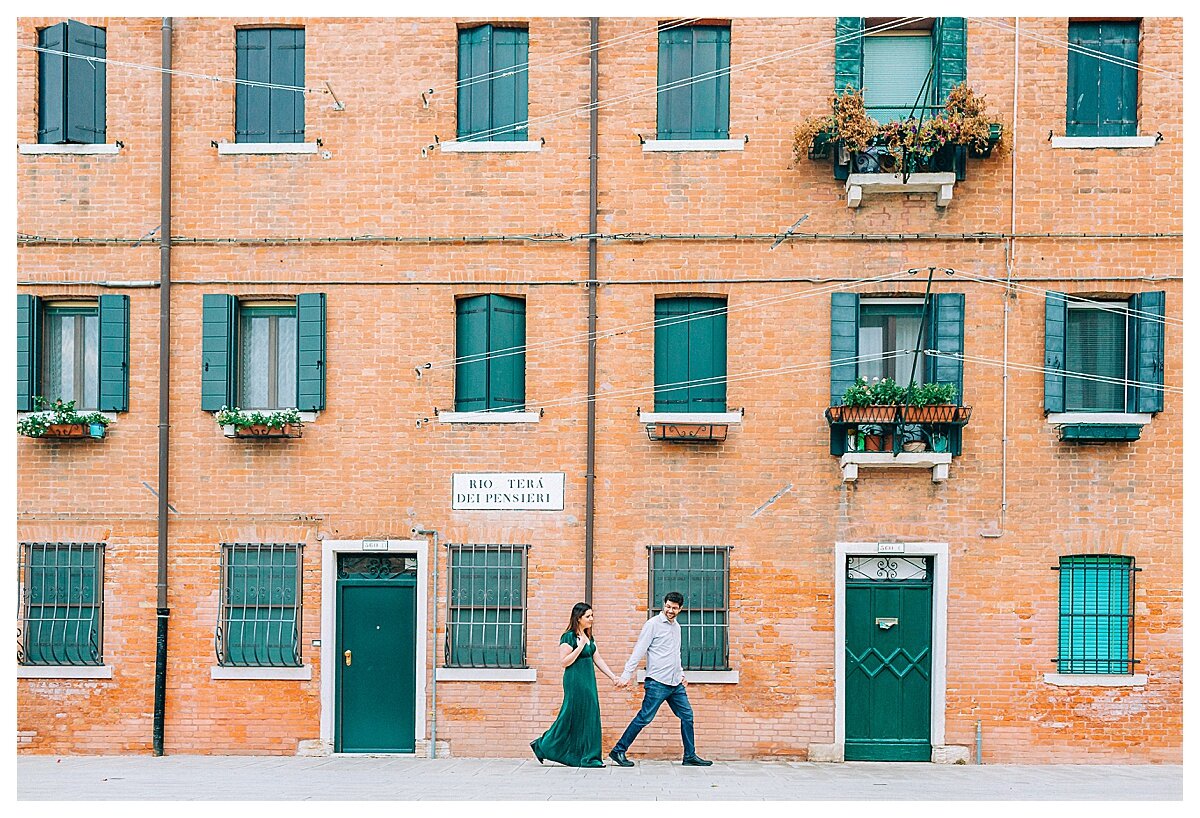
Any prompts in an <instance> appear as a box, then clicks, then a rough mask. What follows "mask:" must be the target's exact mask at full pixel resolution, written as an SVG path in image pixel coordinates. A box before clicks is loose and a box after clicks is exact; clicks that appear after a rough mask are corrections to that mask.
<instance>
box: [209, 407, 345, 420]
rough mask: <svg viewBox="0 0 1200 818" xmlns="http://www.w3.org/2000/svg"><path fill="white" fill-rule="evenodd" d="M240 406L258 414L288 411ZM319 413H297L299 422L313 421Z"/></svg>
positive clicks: (245, 410) (273, 414)
mask: <svg viewBox="0 0 1200 818" xmlns="http://www.w3.org/2000/svg"><path fill="white" fill-rule="evenodd" d="M240 408H241V410H242V411H243V412H258V413H260V414H263V415H270V416H272V417H273V416H275V415H278V414H279V413H280V412H287V411H290V410H288V409H247V408H245V407H240ZM212 412H213V414H216V410H212ZM319 414H321V413H320V412H308V411H305V412H300V413H299V415H300V422H301V423H315V422H316V420H317V415H319Z"/></svg>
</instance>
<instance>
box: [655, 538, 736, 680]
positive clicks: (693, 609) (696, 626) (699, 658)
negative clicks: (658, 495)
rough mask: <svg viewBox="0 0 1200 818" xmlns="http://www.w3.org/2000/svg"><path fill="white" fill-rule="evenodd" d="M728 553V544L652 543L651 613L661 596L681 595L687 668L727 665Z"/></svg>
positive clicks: (659, 608)
mask: <svg viewBox="0 0 1200 818" xmlns="http://www.w3.org/2000/svg"><path fill="white" fill-rule="evenodd" d="M729 553H730V549H729V548H728V547H726V546H677V545H655V546H650V600H649V602H650V604H649V608H650V615H651V616H657V615H658V614H659V613H660V612H661V611H662V604H663V597H664V596H666V595H667V594H668V593H670V592H671V591H678V592H679V593H681V594H683V610H682V611H680V612H679V615H678V616H677V617H676V621H677V622H678V623H679V626H680V637H681V640H682V645H681V653H682V659H683V669H684V670H729Z"/></svg>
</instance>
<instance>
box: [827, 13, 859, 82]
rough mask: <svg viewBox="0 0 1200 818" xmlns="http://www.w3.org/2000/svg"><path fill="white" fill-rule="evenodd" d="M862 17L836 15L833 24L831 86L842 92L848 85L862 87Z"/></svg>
mask: <svg viewBox="0 0 1200 818" xmlns="http://www.w3.org/2000/svg"><path fill="white" fill-rule="evenodd" d="M863 22H864V21H863V18H862V17H838V18H837V22H836V23H835V24H834V37H835V38H836V42H835V44H834V46H833V88H834V91H836V92H837V93H839V94H840V93H842V92H843V91H845V90H846V86H847V85H849V86H850V87H852V88H854V89H859V88H862V87H863V37H862V33H863Z"/></svg>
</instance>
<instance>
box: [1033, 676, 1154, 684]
mask: <svg viewBox="0 0 1200 818" xmlns="http://www.w3.org/2000/svg"><path fill="white" fill-rule="evenodd" d="M1042 680H1043V681H1044V682H1045V683H1046V684H1048V685H1054V686H1055V687H1145V686H1146V674H1145V673H1129V674H1123V673H1044V674H1042Z"/></svg>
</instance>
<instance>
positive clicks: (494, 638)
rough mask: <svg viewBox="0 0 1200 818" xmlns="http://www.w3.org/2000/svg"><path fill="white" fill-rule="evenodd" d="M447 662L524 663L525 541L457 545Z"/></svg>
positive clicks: (455, 664)
mask: <svg viewBox="0 0 1200 818" xmlns="http://www.w3.org/2000/svg"><path fill="white" fill-rule="evenodd" d="M449 550H450V589H449V594H448V603H447V622H446V653H445V655H446V666H447V667H503V668H521V667H525V573H526V572H525V566H526V552H527V550H528V546H526V545H499V544H478V545H476V544H466V545H460V544H453V545H450V546H449Z"/></svg>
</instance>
